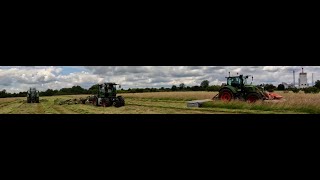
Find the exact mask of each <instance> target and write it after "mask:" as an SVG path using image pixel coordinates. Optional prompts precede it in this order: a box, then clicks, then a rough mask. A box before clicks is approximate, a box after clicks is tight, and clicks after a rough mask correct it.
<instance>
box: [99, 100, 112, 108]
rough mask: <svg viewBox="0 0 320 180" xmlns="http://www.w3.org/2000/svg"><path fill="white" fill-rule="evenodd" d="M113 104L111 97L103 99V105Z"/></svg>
mask: <svg viewBox="0 0 320 180" xmlns="http://www.w3.org/2000/svg"><path fill="white" fill-rule="evenodd" d="M111 105H112V102H111V101H110V100H109V99H103V100H102V102H101V106H103V107H109V106H111Z"/></svg>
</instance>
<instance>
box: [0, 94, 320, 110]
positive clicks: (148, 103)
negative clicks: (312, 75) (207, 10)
mask: <svg viewBox="0 0 320 180" xmlns="http://www.w3.org/2000/svg"><path fill="white" fill-rule="evenodd" d="M277 93H279V94H281V95H282V96H284V98H285V101H284V102H256V103H251V104H249V103H246V102H240V101H232V102H228V103H226V102H220V101H213V102H208V103H205V104H204V107H202V108H188V107H187V106H186V101H190V100H196V99H211V98H212V97H213V96H214V95H215V94H216V92H161V93H159V92H155V93H134V94H132V93H130V94H121V95H122V96H123V97H124V98H125V101H126V105H125V106H124V107H120V108H116V107H107V108H103V107H96V106H92V105H84V104H72V105H59V104H58V103H57V101H59V100H67V99H72V98H80V97H87V96H88V95H66V96H52V97H40V103H39V104H28V103H26V98H1V99H0V114H234V113H241V114H242V113H245V114H319V113H320V94H304V93H298V94H295V93H292V92H289V93H283V92H277ZM119 95H120V94H119Z"/></svg>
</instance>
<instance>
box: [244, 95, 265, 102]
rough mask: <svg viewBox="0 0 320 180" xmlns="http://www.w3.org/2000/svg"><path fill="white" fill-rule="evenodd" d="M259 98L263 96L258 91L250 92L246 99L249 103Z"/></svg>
mask: <svg viewBox="0 0 320 180" xmlns="http://www.w3.org/2000/svg"><path fill="white" fill-rule="evenodd" d="M258 100H262V97H261V96H260V95H259V94H258V93H249V94H248V95H247V97H246V101H247V102H249V103H255V102H256V101H258Z"/></svg>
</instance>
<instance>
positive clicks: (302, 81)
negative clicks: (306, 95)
mask: <svg viewBox="0 0 320 180" xmlns="http://www.w3.org/2000/svg"><path fill="white" fill-rule="evenodd" d="M308 86H309V85H308V78H307V73H304V72H303V68H302V72H301V73H299V88H306V87H308Z"/></svg>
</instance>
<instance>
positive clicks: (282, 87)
mask: <svg viewBox="0 0 320 180" xmlns="http://www.w3.org/2000/svg"><path fill="white" fill-rule="evenodd" d="M277 89H278V90H284V89H285V87H284V85H283V84H279V85H278V88H277Z"/></svg>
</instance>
